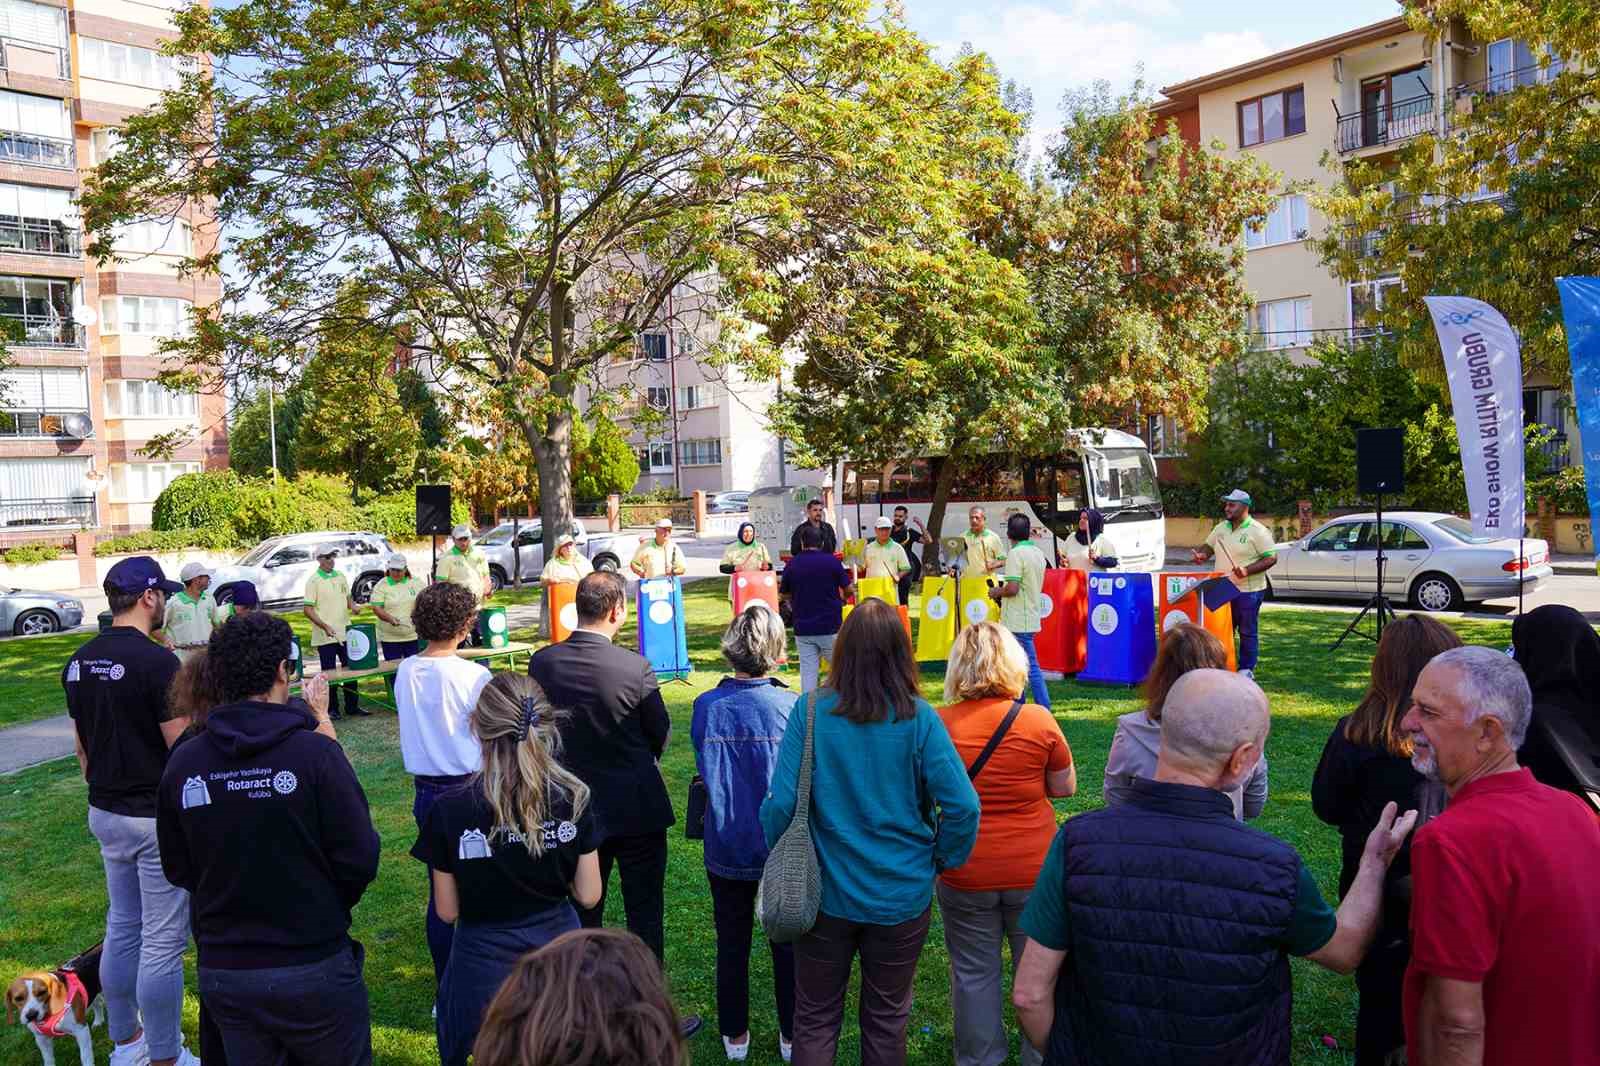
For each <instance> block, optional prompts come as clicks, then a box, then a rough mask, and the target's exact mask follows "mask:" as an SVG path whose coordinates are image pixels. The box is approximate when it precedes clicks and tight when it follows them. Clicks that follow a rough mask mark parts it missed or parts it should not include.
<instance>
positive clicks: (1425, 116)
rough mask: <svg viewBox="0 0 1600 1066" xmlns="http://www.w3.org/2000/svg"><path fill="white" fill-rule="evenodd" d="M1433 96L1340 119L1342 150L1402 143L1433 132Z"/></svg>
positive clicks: (1396, 102)
mask: <svg viewBox="0 0 1600 1066" xmlns="http://www.w3.org/2000/svg"><path fill="white" fill-rule="evenodd" d="M1433 99H1434V95H1433V93H1424V94H1423V95H1421V96H1414V97H1412V98H1411V99H1409V100H1396V101H1395V102H1394V103H1392V104H1382V105H1379V106H1376V107H1369V108H1363V109H1362V110H1360V111H1354V112H1351V113H1350V114H1348V115H1340V116H1339V151H1341V152H1355V151H1359V150H1361V149H1362V148H1373V147H1376V146H1379V145H1387V144H1399V143H1400V142H1401V141H1406V140H1410V139H1411V138H1412V137H1416V136H1418V135H1420V134H1423V133H1432V132H1433V131H1434V120H1433Z"/></svg>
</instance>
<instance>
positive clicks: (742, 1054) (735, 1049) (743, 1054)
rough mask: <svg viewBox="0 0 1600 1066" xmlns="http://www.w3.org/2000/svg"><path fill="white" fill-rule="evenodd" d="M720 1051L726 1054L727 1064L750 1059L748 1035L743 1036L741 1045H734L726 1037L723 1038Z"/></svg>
mask: <svg viewBox="0 0 1600 1066" xmlns="http://www.w3.org/2000/svg"><path fill="white" fill-rule="evenodd" d="M722 1050H723V1051H724V1052H726V1053H727V1056H728V1061H729V1062H743V1061H744V1060H745V1059H747V1058H749V1057H750V1034H749V1033H746V1034H745V1038H744V1043H742V1044H735V1043H734V1042H733V1041H732V1040H729V1039H728V1038H727V1037H723V1038H722Z"/></svg>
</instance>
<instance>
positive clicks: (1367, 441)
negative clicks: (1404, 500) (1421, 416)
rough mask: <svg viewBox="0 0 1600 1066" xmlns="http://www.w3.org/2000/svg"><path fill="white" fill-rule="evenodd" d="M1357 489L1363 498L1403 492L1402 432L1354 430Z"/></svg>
mask: <svg viewBox="0 0 1600 1066" xmlns="http://www.w3.org/2000/svg"><path fill="white" fill-rule="evenodd" d="M1356 490H1357V491H1358V492H1360V493H1361V495H1363V496H1376V495H1377V494H1378V493H1380V492H1381V493H1383V494H1384V495H1386V496H1392V495H1394V494H1396V493H1400V492H1404V491H1405V490H1406V435H1405V430H1403V429H1358V430H1356Z"/></svg>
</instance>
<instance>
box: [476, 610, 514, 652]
mask: <svg viewBox="0 0 1600 1066" xmlns="http://www.w3.org/2000/svg"><path fill="white" fill-rule="evenodd" d="M478 643H480V644H481V645H482V646H483V647H485V648H503V647H505V646H506V645H507V644H510V643H511V627H510V626H508V625H507V624H506V609H505V608H504V607H485V608H483V610H481V611H479V612H478Z"/></svg>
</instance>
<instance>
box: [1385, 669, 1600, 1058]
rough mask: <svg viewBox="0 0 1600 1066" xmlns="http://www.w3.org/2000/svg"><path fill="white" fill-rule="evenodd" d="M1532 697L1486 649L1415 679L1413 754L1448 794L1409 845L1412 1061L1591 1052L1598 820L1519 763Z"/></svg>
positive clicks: (1599, 1039) (1597, 1029)
mask: <svg viewBox="0 0 1600 1066" xmlns="http://www.w3.org/2000/svg"><path fill="white" fill-rule="evenodd" d="M1532 702H1533V701H1532V696H1531V695H1530V693H1529V691H1528V682H1527V679H1526V678H1525V677H1524V676H1523V674H1522V668H1521V667H1519V666H1518V665H1517V664H1516V662H1514V661H1513V660H1512V659H1511V658H1510V657H1508V656H1506V655H1503V654H1501V653H1500V652H1497V651H1493V650H1491V649H1489V648H1471V647H1469V648H1455V649H1452V650H1450V651H1447V652H1444V653H1443V654H1441V655H1439V656H1437V657H1436V658H1434V659H1433V661H1432V662H1430V663H1429V664H1428V666H1427V668H1426V669H1424V670H1423V671H1422V674H1421V676H1420V677H1418V678H1417V684H1416V688H1415V689H1414V690H1413V691H1412V695H1411V708H1410V709H1409V710H1408V711H1407V712H1406V716H1405V719H1404V721H1403V722H1402V726H1403V728H1404V729H1405V730H1406V732H1407V733H1409V734H1410V736H1411V739H1412V743H1413V744H1414V746H1415V753H1414V754H1413V755H1412V757H1411V762H1412V765H1413V766H1415V767H1416V768H1417V770H1418V771H1420V772H1421V773H1422V774H1424V775H1426V776H1427V777H1429V778H1430V779H1432V780H1436V781H1440V782H1442V783H1443V784H1444V787H1445V791H1446V792H1448V793H1449V795H1450V805H1449V807H1447V808H1446V809H1445V812H1444V813H1443V814H1442V815H1440V816H1439V817H1438V818H1436V819H1435V820H1433V821H1432V822H1430V823H1428V824H1427V825H1425V826H1424V827H1423V828H1422V829H1420V830H1418V832H1417V835H1416V837H1415V839H1414V841H1413V843H1412V845H1411V876H1412V906H1411V965H1410V967H1409V969H1408V970H1407V971H1406V984H1405V1020H1406V1047H1407V1061H1408V1062H1409V1063H1410V1066H1467V1064H1471V1066H1479V1064H1482V1066H1544V1064H1549V1066H1557V1064H1559V1066H1600V893H1597V892H1596V891H1595V884H1594V879H1595V874H1596V871H1600V823H1597V822H1596V821H1595V819H1594V817H1593V816H1592V815H1591V814H1589V812H1588V811H1587V810H1585V809H1584V806H1583V804H1582V802H1581V801H1579V800H1578V798H1577V797H1575V796H1572V795H1570V794H1568V793H1566V792H1560V791H1557V790H1556V789H1553V788H1550V787H1548V786H1546V785H1541V784H1539V783H1538V782H1537V781H1535V780H1534V779H1533V775H1532V774H1530V773H1529V772H1528V771H1527V770H1524V769H1522V768H1521V767H1519V766H1518V765H1517V748H1518V746H1519V745H1521V744H1522V741H1523V737H1524V736H1525V734H1526V733H1527V731H1528V720H1529V717H1530V715H1531V711H1532Z"/></svg>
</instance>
